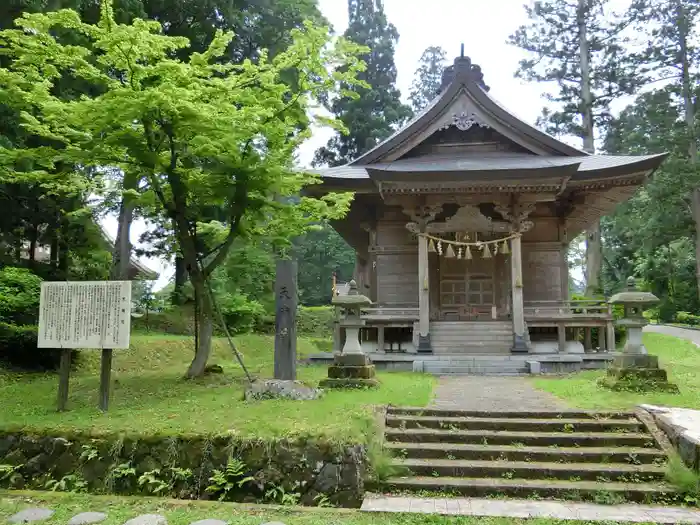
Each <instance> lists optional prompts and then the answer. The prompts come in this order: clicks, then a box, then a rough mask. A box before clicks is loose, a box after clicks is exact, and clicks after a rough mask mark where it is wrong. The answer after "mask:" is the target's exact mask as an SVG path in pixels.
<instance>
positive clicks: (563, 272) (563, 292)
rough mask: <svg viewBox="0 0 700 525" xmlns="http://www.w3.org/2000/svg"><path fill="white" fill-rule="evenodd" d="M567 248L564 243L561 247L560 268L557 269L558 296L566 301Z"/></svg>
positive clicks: (567, 288) (567, 287) (567, 297)
mask: <svg viewBox="0 0 700 525" xmlns="http://www.w3.org/2000/svg"><path fill="white" fill-rule="evenodd" d="M568 252H569V249H568V247H567V246H566V245H564V246H563V247H562V249H561V261H560V264H561V266H560V270H559V277H560V280H561V281H560V285H559V286H560V287H561V288H560V290H559V292H560V298H561V300H562V301H568V300H569V261H568V259H567V255H568Z"/></svg>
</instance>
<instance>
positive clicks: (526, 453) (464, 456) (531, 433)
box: [383, 400, 675, 503]
mask: <svg viewBox="0 0 700 525" xmlns="http://www.w3.org/2000/svg"><path fill="white" fill-rule="evenodd" d="M513 401H514V403H517V400H513ZM385 447H386V448H387V449H388V450H389V451H390V452H391V453H392V455H393V456H394V460H393V464H394V465H395V466H396V467H397V472H400V473H401V475H400V476H397V477H392V478H390V479H388V480H387V481H386V483H385V485H384V486H383V489H384V490H385V491H386V490H388V491H391V492H422V493H424V492H425V491H429V492H431V491H435V492H442V493H447V494H449V495H462V496H470V497H494V496H504V497H506V496H507V497H547V498H561V499H572V500H588V501H590V500H592V501H596V502H598V503H617V502H620V501H622V500H627V501H638V502H651V501H658V500H665V501H667V499H665V498H668V497H670V496H673V495H674V494H675V490H674V489H673V487H671V486H669V485H667V484H666V483H665V482H664V474H665V466H664V464H665V462H666V459H667V458H666V455H665V454H664V452H663V451H662V450H661V448H660V447H659V444H658V443H657V441H656V440H655V439H654V437H653V436H652V434H650V433H649V431H648V430H647V428H646V426H645V424H644V423H643V422H642V421H640V420H639V419H638V418H637V417H636V416H635V414H634V413H628V412H620V413H617V412H570V411H565V412H464V411H454V410H438V409H422V408H396V407H391V408H389V409H388V412H387V416H386V429H385Z"/></svg>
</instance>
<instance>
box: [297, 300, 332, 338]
mask: <svg viewBox="0 0 700 525" xmlns="http://www.w3.org/2000/svg"><path fill="white" fill-rule="evenodd" d="M334 320H335V308H334V307H332V306H310V307H301V308H299V311H298V312H297V332H298V333H299V334H303V335H310V336H314V337H319V338H329V337H330V336H331V335H332V334H333V321H334Z"/></svg>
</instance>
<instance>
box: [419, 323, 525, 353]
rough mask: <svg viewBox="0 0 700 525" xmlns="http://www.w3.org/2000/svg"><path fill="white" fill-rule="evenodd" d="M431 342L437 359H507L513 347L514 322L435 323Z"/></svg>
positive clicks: (432, 327)
mask: <svg viewBox="0 0 700 525" xmlns="http://www.w3.org/2000/svg"><path fill="white" fill-rule="evenodd" d="M430 342H431V344H432V346H433V354H435V355H446V354H452V355H454V354H459V355H485V354H488V355H507V354H509V353H510V349H511V347H512V346H513V324H512V323H511V322H510V321H471V322H458V321H433V322H431V323H430Z"/></svg>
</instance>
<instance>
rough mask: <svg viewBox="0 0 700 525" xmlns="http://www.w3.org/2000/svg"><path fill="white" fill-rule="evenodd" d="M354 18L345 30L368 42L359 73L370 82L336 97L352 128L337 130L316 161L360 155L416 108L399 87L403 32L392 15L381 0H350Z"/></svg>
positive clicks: (338, 161)
mask: <svg viewBox="0 0 700 525" xmlns="http://www.w3.org/2000/svg"><path fill="white" fill-rule="evenodd" d="M347 2H348V13H349V21H348V28H347V30H346V31H345V33H344V36H345V37H346V38H347V39H348V40H350V41H352V42H355V43H357V44H360V45H362V46H366V47H364V51H363V54H362V55H361V59H362V60H363V61H364V62H365V64H366V65H367V67H366V69H365V70H364V71H363V72H361V73H360V74H359V75H358V77H357V78H359V79H360V80H362V81H363V82H364V83H363V84H361V85H356V86H349V87H348V88H349V89H348V90H346V92H344V93H342V94H341V96H339V97H335V98H333V97H331V103H330V104H329V105H328V109H330V111H331V112H332V113H333V114H334V115H335V116H336V117H337V118H338V119H339V120H340V121H341V122H342V124H343V126H344V128H345V130H347V132H348V133H347V134H340V133H339V134H337V135H335V136H334V137H333V138H331V139H330V140H329V141H328V144H327V145H326V146H324V147H322V148H320V149H319V150H318V151H316V155H315V156H314V164H315V165H318V166H320V165H329V166H339V165H342V164H345V163H347V162H350V161H351V160H353V159H356V158H357V157H359V156H360V155H362V154H363V153H365V152H367V151H369V150H370V149H372V148H373V147H374V146H376V145H377V144H378V143H379V142H380V141H381V140H383V139H385V138H387V137H388V136H389V135H391V134H392V133H393V131H394V129H396V128H397V127H400V126H401V125H402V124H403V123H404V122H406V120H408V118H410V116H411V109H410V108H409V107H408V106H406V105H404V104H403V103H402V102H401V99H400V95H401V94H400V92H399V90H398V89H396V75H397V72H396V65H395V63H394V48H395V46H396V42H397V41H398V38H399V33H398V31H397V30H396V27H395V26H394V25H393V24H391V23H390V22H389V21H388V20H387V16H386V13H385V12H384V5H383V2H382V1H381V0H347Z"/></svg>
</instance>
